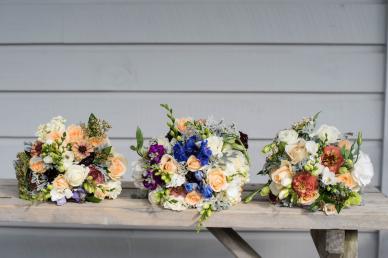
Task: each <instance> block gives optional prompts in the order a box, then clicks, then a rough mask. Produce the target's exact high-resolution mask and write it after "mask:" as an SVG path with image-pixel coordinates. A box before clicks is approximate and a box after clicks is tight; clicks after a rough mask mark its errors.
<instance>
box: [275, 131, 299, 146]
mask: <svg viewBox="0 0 388 258" xmlns="http://www.w3.org/2000/svg"><path fill="white" fill-rule="evenodd" d="M278 139H279V141H281V142H285V143H287V144H295V143H296V142H297V141H298V133H297V132H296V131H295V130H282V131H280V132H279V133H278Z"/></svg>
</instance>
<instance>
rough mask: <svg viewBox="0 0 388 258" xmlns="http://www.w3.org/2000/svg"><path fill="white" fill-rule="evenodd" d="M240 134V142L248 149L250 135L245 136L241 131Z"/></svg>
mask: <svg viewBox="0 0 388 258" xmlns="http://www.w3.org/2000/svg"><path fill="white" fill-rule="evenodd" d="M239 133H240V141H241V142H242V144H243V145H244V147H245V149H248V134H245V133H243V132H241V131H240V132H239Z"/></svg>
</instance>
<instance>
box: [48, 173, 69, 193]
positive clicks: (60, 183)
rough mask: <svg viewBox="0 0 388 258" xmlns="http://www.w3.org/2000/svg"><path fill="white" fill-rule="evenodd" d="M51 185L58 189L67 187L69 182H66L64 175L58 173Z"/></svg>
mask: <svg viewBox="0 0 388 258" xmlns="http://www.w3.org/2000/svg"><path fill="white" fill-rule="evenodd" d="M52 184H53V187H54V188H56V189H59V190H62V191H63V190H65V189H67V188H69V184H68V183H67V181H66V179H65V177H64V175H62V174H60V175H58V176H57V177H56V178H55V179H54V181H53V183H52Z"/></svg>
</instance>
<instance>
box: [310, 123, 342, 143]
mask: <svg viewBox="0 0 388 258" xmlns="http://www.w3.org/2000/svg"><path fill="white" fill-rule="evenodd" d="M316 135H317V136H318V137H319V139H321V140H322V141H324V140H325V139H326V137H327V142H328V143H335V142H337V141H338V139H339V138H340V136H341V132H340V131H339V130H338V129H337V128H336V127H334V126H329V125H321V127H319V129H318V130H317V131H316V132H314V133H313V134H312V136H316Z"/></svg>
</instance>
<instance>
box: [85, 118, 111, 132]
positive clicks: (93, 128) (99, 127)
mask: <svg viewBox="0 0 388 258" xmlns="http://www.w3.org/2000/svg"><path fill="white" fill-rule="evenodd" d="M110 128H112V127H111V126H110V124H109V123H108V122H107V121H105V120H100V119H98V118H97V117H96V116H95V115H94V114H93V113H92V114H90V116H89V120H88V124H87V126H86V128H85V129H86V133H87V135H88V136H89V137H97V138H99V137H104V136H105V133H106V132H107V131H108V130H109V129H110Z"/></svg>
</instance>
